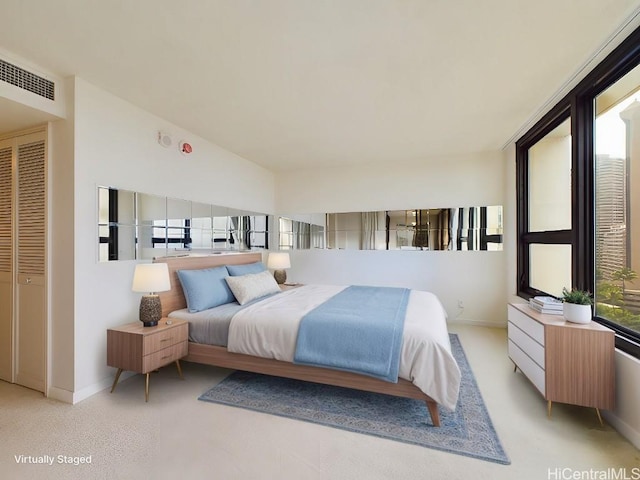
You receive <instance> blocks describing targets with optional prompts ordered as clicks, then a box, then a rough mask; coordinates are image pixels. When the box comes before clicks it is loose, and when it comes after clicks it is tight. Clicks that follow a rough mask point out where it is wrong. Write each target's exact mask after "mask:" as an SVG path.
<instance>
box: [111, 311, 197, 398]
mask: <svg viewBox="0 0 640 480" xmlns="http://www.w3.org/2000/svg"><path fill="white" fill-rule="evenodd" d="M188 341H189V324H188V323H187V322H186V321H184V320H177V319H171V320H169V319H167V318H163V319H161V320H160V321H159V322H158V325H157V326H155V327H145V326H143V325H142V323H141V322H135V323H128V324H126V325H122V326H120V327H116V328H110V329H108V330H107V365H109V366H110V367H115V368H117V369H118V372H117V373H116V378H115V379H114V381H113V386H112V387H111V393H113V391H114V390H115V389H116V385H117V384H118V379H119V378H120V374H121V373H122V371H123V370H127V371H131V372H136V373H142V374H145V375H146V377H147V378H146V381H145V388H144V399H145V402H148V401H149V373H150V372H152V371H154V370H157V369H158V368H160V367H164V366H165V365H168V364H170V363H173V362H175V363H176V367H177V368H178V374H179V375H180V378H184V377H182V369H181V368H180V359H181V358H182V357H184V356H186V355H187V351H188V348H189V347H188Z"/></svg>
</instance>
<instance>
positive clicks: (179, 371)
mask: <svg viewBox="0 0 640 480" xmlns="http://www.w3.org/2000/svg"><path fill="white" fill-rule="evenodd" d="M176 368H177V369H178V375H180V378H181V379H183V380H184V377H183V376H182V367H180V360H176Z"/></svg>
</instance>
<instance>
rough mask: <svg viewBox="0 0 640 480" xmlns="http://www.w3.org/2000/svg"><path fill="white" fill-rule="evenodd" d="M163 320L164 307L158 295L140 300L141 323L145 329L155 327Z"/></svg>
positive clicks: (146, 296)
mask: <svg viewBox="0 0 640 480" xmlns="http://www.w3.org/2000/svg"><path fill="white" fill-rule="evenodd" d="M161 318H162V305H161V303H160V297H159V296H158V295H143V296H142V298H141V299H140V321H141V322H142V323H143V324H144V326H145V327H155V326H156V325H158V321H159V320H160V319H161Z"/></svg>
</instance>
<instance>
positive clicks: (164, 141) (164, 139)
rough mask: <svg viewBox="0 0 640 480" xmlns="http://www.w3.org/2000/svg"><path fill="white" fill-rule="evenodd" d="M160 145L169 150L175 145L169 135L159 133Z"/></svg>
mask: <svg viewBox="0 0 640 480" xmlns="http://www.w3.org/2000/svg"><path fill="white" fill-rule="evenodd" d="M158 143H159V144H160V145H162V146H163V147H164V148H169V147H170V146H171V144H172V143H173V140H171V137H170V136H169V135H168V134H166V133H163V132H158Z"/></svg>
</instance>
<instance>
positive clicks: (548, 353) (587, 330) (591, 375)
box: [507, 304, 615, 421]
mask: <svg viewBox="0 0 640 480" xmlns="http://www.w3.org/2000/svg"><path fill="white" fill-rule="evenodd" d="M507 309H508V320H509V321H508V324H507V325H508V337H509V357H510V358H511V360H512V361H513V363H514V364H515V366H516V368H519V369H520V371H521V372H522V373H523V374H524V375H525V376H526V377H527V378H528V379H529V380H530V381H531V383H533V385H534V386H535V387H536V388H537V389H538V391H539V392H540V393H541V394H542V396H543V397H544V398H545V399H546V400H547V402H548V414H549V415H551V404H552V402H560V403H570V404H574V405H581V406H584V407H593V408H595V409H596V410H597V412H598V417H599V418H600V412H599V409H605V410H610V409H612V408H614V406H615V367H614V354H615V345H614V341H615V340H614V333H613V331H612V330H610V329H608V328H606V327H604V326H602V325H600V324H599V323H596V322H591V323H589V324H586V325H582V324H576V323H570V322H566V321H565V320H564V318H563V317H562V316H561V315H546V314H542V313H538V312H536V311H535V310H533V309H532V308H530V307H529V305H527V304H509V305H508V307H507ZM600 421H602V419H601V418H600Z"/></svg>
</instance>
